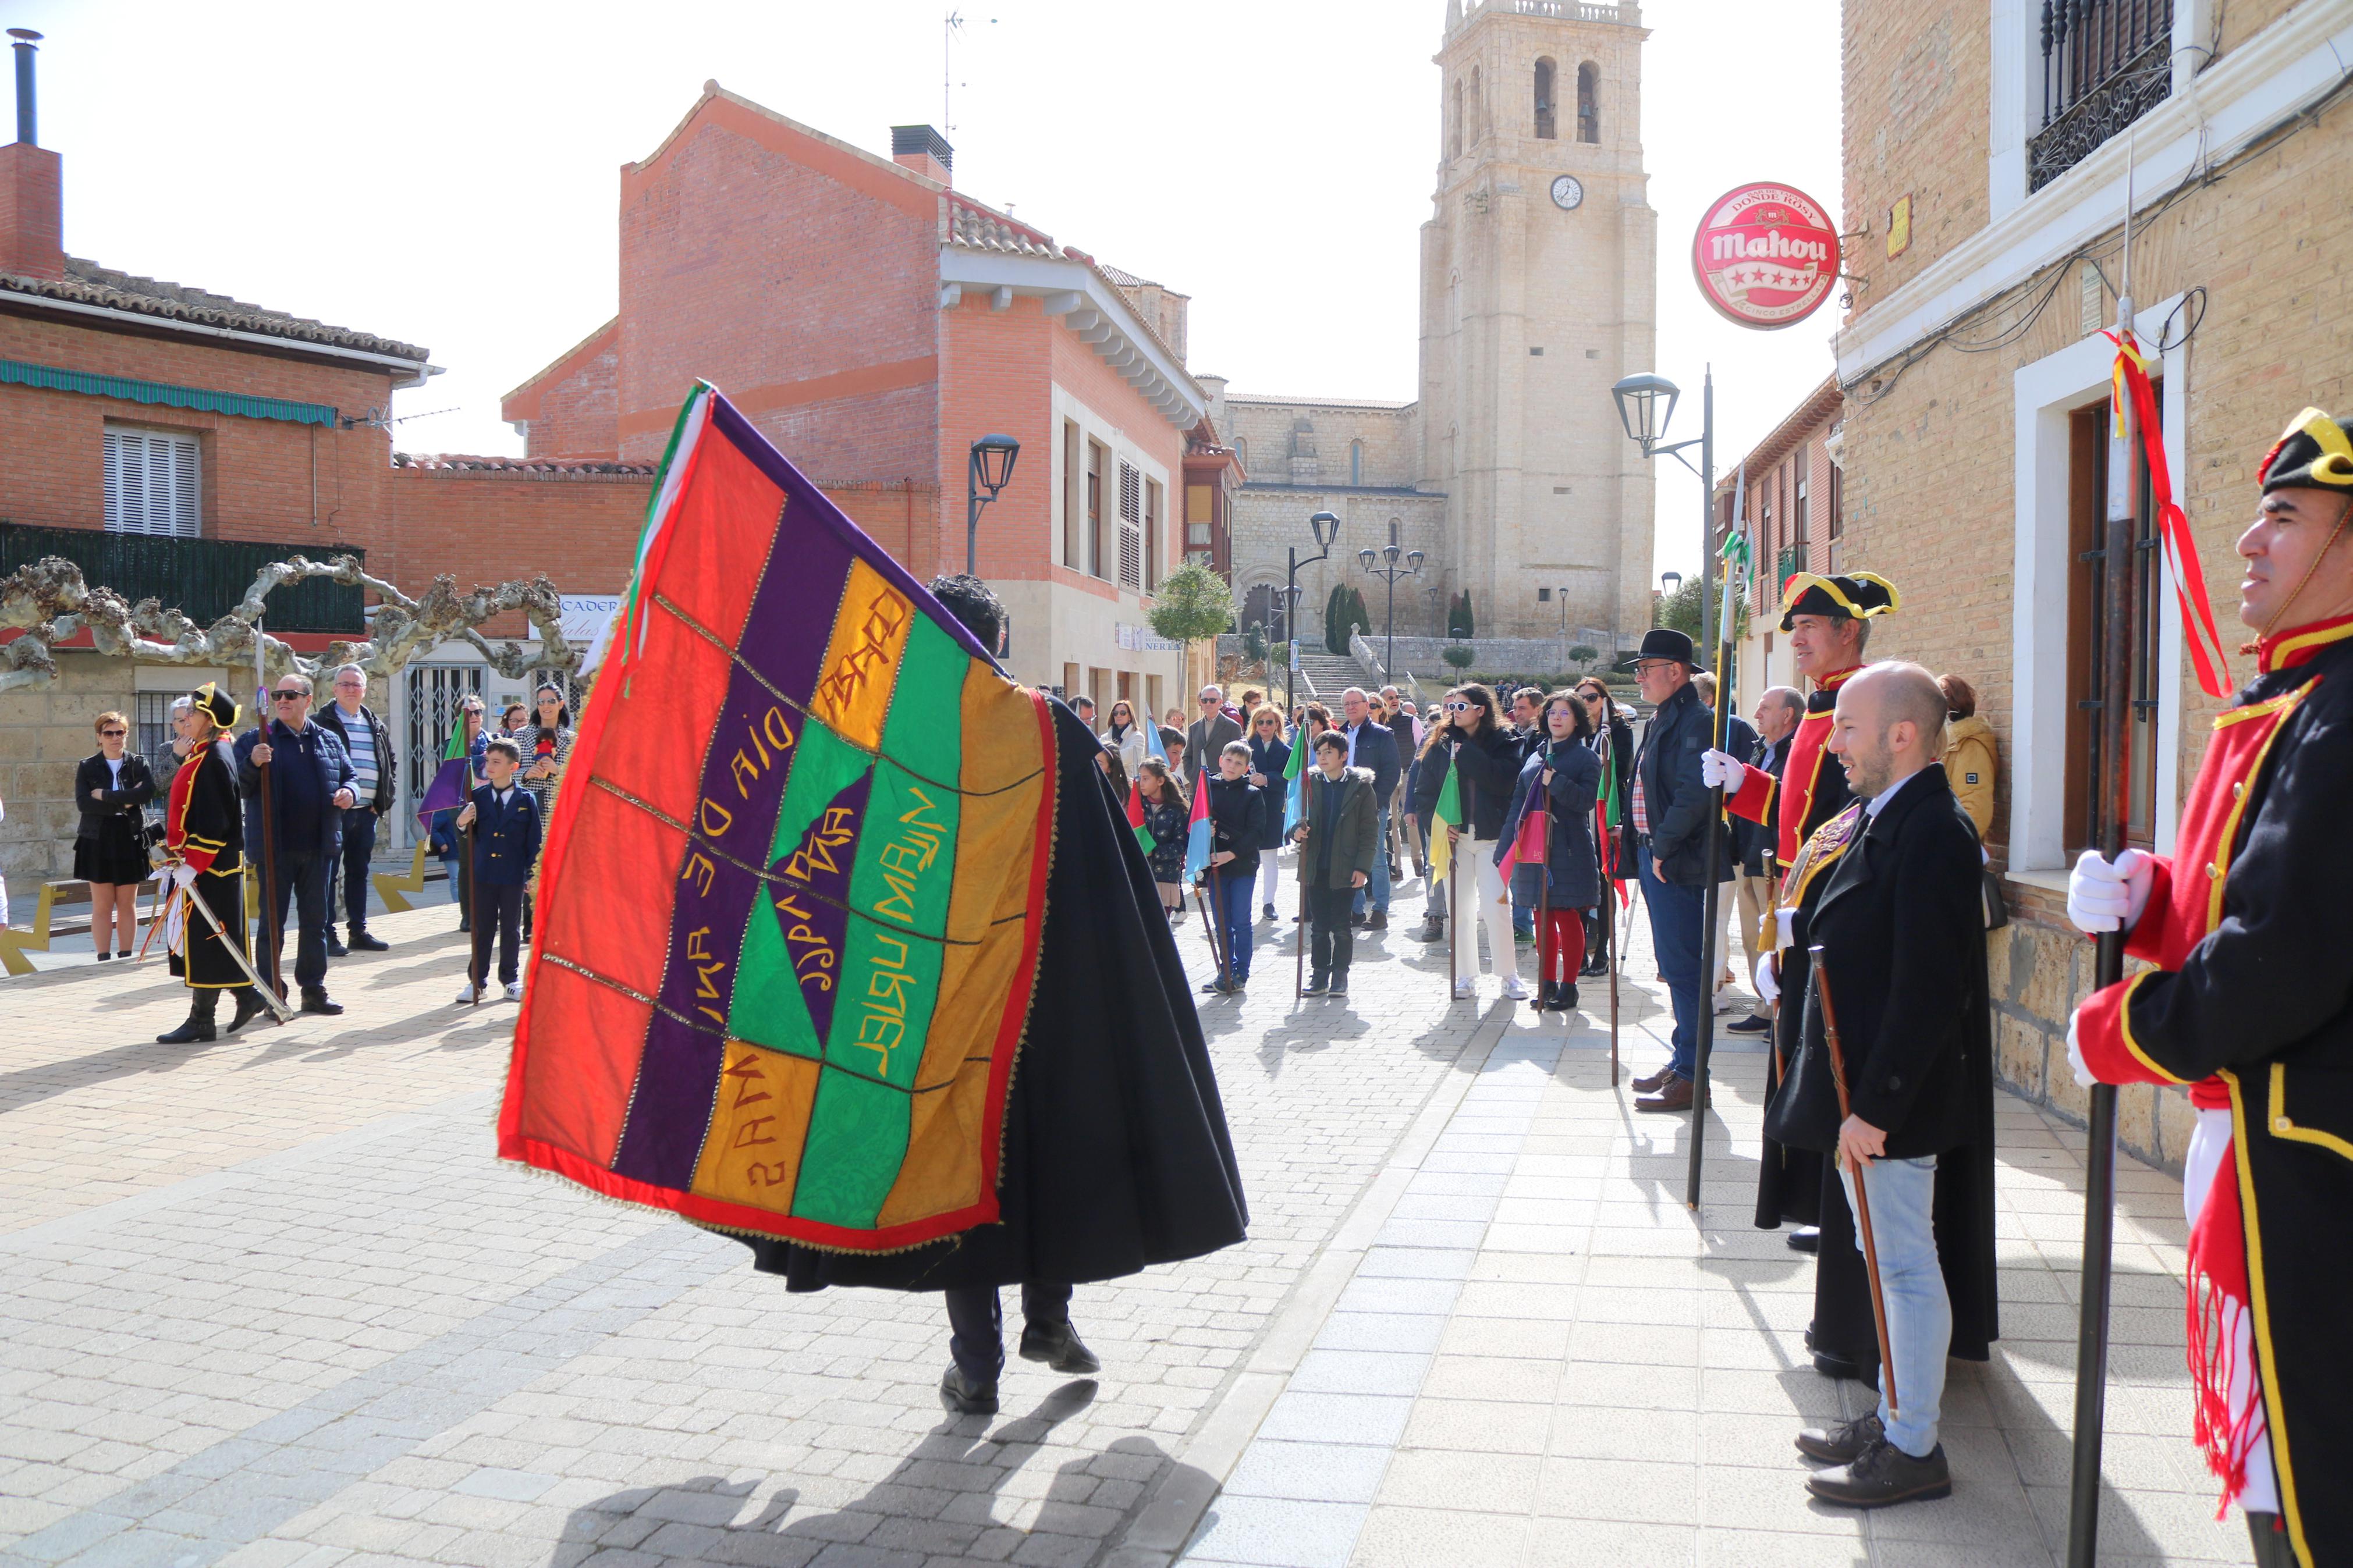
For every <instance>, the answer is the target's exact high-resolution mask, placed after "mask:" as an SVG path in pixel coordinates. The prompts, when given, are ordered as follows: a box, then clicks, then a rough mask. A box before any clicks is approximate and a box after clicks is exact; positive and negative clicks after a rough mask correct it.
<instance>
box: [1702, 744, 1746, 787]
mask: <svg viewBox="0 0 2353 1568" xmlns="http://www.w3.org/2000/svg"><path fill="white" fill-rule="evenodd" d="M1699 777H1700V782H1701V783H1702V784H1705V785H1707V787H1708V788H1710V789H1720V790H1722V791H1723V792H1724V793H1725V794H1726V795H1733V794H1736V793H1737V792H1738V790H1739V788H1740V786H1741V784H1742V783H1743V782H1744V781H1746V779H1747V777H1748V764H1747V763H1744V762H1742V761H1741V760H1740V759H1739V758H1738V757H1736V756H1734V755H1733V754H1732V753H1731V752H1701V753H1700V754H1699Z"/></svg>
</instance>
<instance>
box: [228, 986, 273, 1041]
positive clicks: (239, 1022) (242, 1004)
mask: <svg viewBox="0 0 2353 1568" xmlns="http://www.w3.org/2000/svg"><path fill="white" fill-rule="evenodd" d="M234 994H235V995H236V997H237V1014H236V1016H234V1017H232V1018H230V1019H229V1021H228V1027H227V1029H226V1030H224V1031H222V1032H223V1033H225V1034H230V1035H234V1034H236V1033H237V1031H238V1030H239V1029H242V1028H244V1027H245V1026H247V1025H248V1024H250V1023H251V1022H253V1021H254V1020H255V1019H256V1018H259V1017H260V1016H262V1015H263V1014H264V1013H267V1012H269V1004H268V1003H266V1002H264V1001H263V1000H262V999H261V993H260V992H259V991H257V990H255V989H254V988H253V987H252V986H250V985H240V986H238V987H237V990H236V992H235V993H234Z"/></svg>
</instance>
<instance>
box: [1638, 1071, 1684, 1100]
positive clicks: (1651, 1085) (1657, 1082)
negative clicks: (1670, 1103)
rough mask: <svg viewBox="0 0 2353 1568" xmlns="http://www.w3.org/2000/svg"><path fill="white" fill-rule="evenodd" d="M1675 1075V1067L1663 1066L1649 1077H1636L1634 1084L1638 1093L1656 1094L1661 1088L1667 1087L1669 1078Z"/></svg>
mask: <svg viewBox="0 0 2353 1568" xmlns="http://www.w3.org/2000/svg"><path fill="white" fill-rule="evenodd" d="M1674 1076H1675V1069H1674V1068H1672V1067H1663V1068H1660V1069H1659V1070H1658V1071H1656V1072H1654V1073H1652V1074H1651V1075H1650V1076H1649V1077H1648V1078H1638V1079H1635V1080H1634V1085H1633V1087H1634V1092H1635V1093H1636V1094H1656V1093H1658V1092H1659V1090H1661V1089H1664V1088H1666V1087H1667V1080H1668V1079H1671V1078H1672V1077H1674Z"/></svg>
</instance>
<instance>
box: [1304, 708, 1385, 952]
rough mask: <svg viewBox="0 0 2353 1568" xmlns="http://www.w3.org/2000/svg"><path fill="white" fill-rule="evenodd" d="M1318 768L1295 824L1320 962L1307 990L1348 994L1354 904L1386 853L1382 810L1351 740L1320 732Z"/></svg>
mask: <svg viewBox="0 0 2353 1568" xmlns="http://www.w3.org/2000/svg"><path fill="white" fill-rule="evenodd" d="M1314 746H1315V766H1314V769H1313V770H1311V771H1310V772H1309V773H1306V774H1304V775H1303V776H1302V783H1301V795H1302V804H1301V811H1302V814H1303V816H1302V820H1301V821H1300V822H1299V823H1298V824H1297V825H1296V826H1293V828H1292V830H1291V836H1292V838H1293V841H1294V842H1295V843H1297V844H1298V846H1299V879H1300V881H1301V883H1302V884H1303V886H1304V888H1305V889H1306V894H1307V921H1308V926H1307V929H1308V932H1309V935H1310V940H1311V941H1312V942H1314V966H1313V967H1312V968H1311V969H1310V971H1309V973H1308V978H1307V984H1306V985H1305V987H1304V989H1303V992H1302V994H1303V995H1308V996H1345V995H1346V994H1348V965H1349V963H1350V961H1351V960H1352V959H1353V958H1354V957H1355V954H1356V928H1355V927H1354V926H1353V925H1352V924H1350V923H1349V920H1348V908H1349V903H1350V901H1351V900H1354V899H1355V897H1356V889H1359V888H1362V887H1363V886H1364V885H1365V884H1366V882H1368V881H1370V880H1371V879H1372V872H1373V859H1374V857H1375V856H1377V855H1378V854H1379V853H1380V852H1381V845H1380V813H1379V811H1378V810H1377V808H1376V806H1375V799H1376V790H1375V787H1374V784H1373V773H1372V770H1371V769H1370V768H1352V767H1350V766H1349V765H1348V738H1347V736H1346V735H1345V733H1343V732H1342V731H1336V730H1326V731H1324V732H1323V733H1322V734H1320V735H1317V736H1316V737H1315V742H1314Z"/></svg>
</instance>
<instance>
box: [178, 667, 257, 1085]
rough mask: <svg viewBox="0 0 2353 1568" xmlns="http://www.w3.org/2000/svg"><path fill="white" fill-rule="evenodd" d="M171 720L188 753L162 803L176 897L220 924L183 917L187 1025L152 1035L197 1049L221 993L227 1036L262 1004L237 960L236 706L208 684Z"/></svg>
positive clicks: (240, 832) (240, 817)
mask: <svg viewBox="0 0 2353 1568" xmlns="http://www.w3.org/2000/svg"><path fill="white" fill-rule="evenodd" d="M236 722H237V704H236V703H235V702H234V701H232V700H230V699H229V695H228V693H227V692H226V691H223V690H222V689H220V688H219V687H218V686H216V685H215V684H214V683H213V682H211V681H209V680H208V681H206V682H205V684H203V685H202V686H199V687H197V688H196V689H195V691H193V692H191V693H189V695H188V697H187V699H186V701H185V707H182V708H181V710H180V711H178V712H177V713H175V714H174V716H173V724H174V727H175V728H177V729H178V730H179V731H180V739H181V740H183V741H185V742H187V745H188V754H187V756H186V757H185V758H184V759H183V760H182V762H181V763H180V766H179V769H178V771H177V772H175V773H173V775H172V786H171V789H170V791H169V793H168V794H167V795H165V797H164V854H165V855H166V856H167V857H168V858H169V863H170V875H171V878H172V880H173V882H174V885H175V887H176V888H177V889H178V895H179V896H180V897H182V898H184V899H202V900H204V902H205V906H206V908H207V909H209V910H212V911H213V913H214V914H215V915H216V917H218V920H219V922H220V923H219V925H218V926H217V927H216V926H215V925H214V923H213V922H212V921H207V920H206V919H205V917H204V915H203V913H202V912H201V911H199V910H195V909H183V910H181V911H180V914H181V919H180V921H179V922H178V924H179V930H180V935H179V941H178V943H177V945H176V948H175V950H174V952H173V954H172V959H173V963H172V969H173V973H176V974H178V975H179V976H180V977H181V979H182V980H184V981H185V983H186V984H187V985H188V988H189V989H190V990H191V991H193V992H195V999H194V1001H193V1003H192V1005H190V1006H189V1008H188V1016H187V1021H186V1022H185V1023H183V1024H182V1025H181V1026H179V1027H178V1028H176V1029H174V1030H173V1031H172V1032H171V1033H170V1034H168V1035H158V1036H157V1037H156V1040H157V1042H158V1043H159V1044H163V1045H167V1046H184V1045H202V1044H204V1043H206V1042H207V1041H210V1040H213V1039H216V1038H217V1037H218V1031H217V1026H216V1023H215V1017H216V1012H217V1009H218V1008H219V1006H220V994H221V993H222V992H224V991H229V992H234V993H235V994H236V996H237V1016H235V1017H233V1018H231V1019H230V1020H229V1024H228V1030H229V1033H231V1034H235V1033H236V1032H237V1030H238V1029H239V1028H241V1027H243V1026H244V1025H245V1023H246V1021H247V1020H248V1019H249V1018H251V1017H253V1016H255V1015H256V1014H258V1013H259V1012H260V1011H261V1010H262V1006H263V1004H262V1000H261V996H260V994H259V993H258V992H257V991H255V990H254V988H253V982H252V979H251V977H250V976H249V975H248V973H246V969H245V965H244V964H242V963H238V962H237V955H238V953H239V952H244V951H245V949H246V934H245V933H246V923H245V812H244V808H243V805H242V803H241V802H240V801H239V800H238V798H237V763H236V762H235V761H234V760H233V759H232V758H231V756H230V754H229V745H228V741H227V731H228V730H229V729H230V727H231V726H233V725H235V724H236ZM224 933H226V934H224ZM232 942H234V943H235V944H236V951H232V950H231V948H230V945H229V944H230V943H232Z"/></svg>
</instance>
